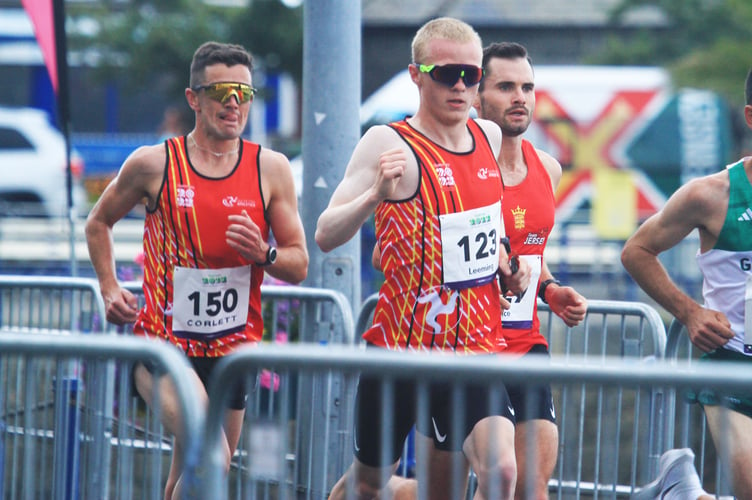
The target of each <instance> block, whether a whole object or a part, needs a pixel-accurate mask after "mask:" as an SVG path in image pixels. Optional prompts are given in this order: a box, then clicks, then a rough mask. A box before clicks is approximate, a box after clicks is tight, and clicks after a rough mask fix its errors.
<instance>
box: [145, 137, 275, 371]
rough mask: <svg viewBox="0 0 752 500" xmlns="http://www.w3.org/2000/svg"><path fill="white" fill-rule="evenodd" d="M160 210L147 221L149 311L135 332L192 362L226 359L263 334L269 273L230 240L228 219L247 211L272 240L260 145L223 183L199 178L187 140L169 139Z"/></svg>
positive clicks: (244, 154) (247, 149)
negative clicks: (168, 345) (266, 275)
mask: <svg viewBox="0 0 752 500" xmlns="http://www.w3.org/2000/svg"><path fill="white" fill-rule="evenodd" d="M165 147H166V149H167V163H166V166H165V177H164V180H163V183H162V186H161V189H160V193H159V196H158V201H157V206H156V208H154V210H149V211H147V214H146V220H145V222H144V286H143V289H144V295H145V305H144V307H143V308H142V309H141V311H140V313H139V317H138V320H137V321H136V323H135V325H134V332H135V333H136V334H139V335H144V336H147V337H159V338H162V339H165V340H166V341H168V342H170V343H172V344H174V345H176V346H178V347H179V348H180V349H182V350H183V351H185V352H186V354H187V355H188V356H191V357H215V356H222V355H224V354H227V353H228V352H230V351H231V350H233V349H234V348H235V347H236V346H238V345H240V344H241V343H245V342H252V341H258V340H260V339H261V336H262V334H263V324H262V317H261V282H262V281H263V277H264V271H263V269H262V268H260V267H258V266H256V265H255V264H254V263H252V262H250V261H246V260H245V259H243V258H242V257H241V256H240V255H239V254H238V253H237V252H236V251H235V250H233V249H232V248H230V247H229V246H228V245H227V243H226V242H225V231H226V230H227V226H228V222H227V217H228V215H230V214H240V213H241V212H242V211H243V210H245V211H246V212H247V213H248V215H249V216H250V217H251V218H252V219H253V221H254V222H255V223H256V224H257V225H258V226H259V228H260V229H261V232H262V234H263V235H264V236H265V237H267V236H268V233H269V226H268V223H267V220H266V213H265V208H264V198H263V194H262V192H261V181H260V167H259V156H260V152H261V148H260V146H259V145H258V144H254V143H251V142H248V141H242V142H241V145H240V153H239V158H238V163H237V165H236V166H235V168H234V169H233V171H232V172H231V173H230V174H228V175H227V176H225V177H222V178H210V177H206V176H204V175H202V174H200V173H198V172H197V171H196V170H195V169H194V167H193V166H192V165H191V162H190V158H189V157H188V153H187V150H186V142H185V137H181V138H173V139H168V140H167V141H165Z"/></svg>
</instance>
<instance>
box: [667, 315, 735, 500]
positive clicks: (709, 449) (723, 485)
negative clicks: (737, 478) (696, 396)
mask: <svg viewBox="0 0 752 500" xmlns="http://www.w3.org/2000/svg"><path fill="white" fill-rule="evenodd" d="M701 354H702V351H700V350H699V349H696V348H695V347H694V346H693V345H692V342H691V341H690V340H689V335H687V329H686V327H685V326H684V325H683V324H682V323H681V322H679V321H678V320H676V319H674V320H673V321H672V322H671V324H670V325H669V330H668V339H667V342H666V360H667V361H670V362H672V363H673V364H674V365H675V366H679V367H689V366H691V365H693V364H694V363H695V362H696V360H697V358H698V357H699V356H700V355H701ZM713 366H717V364H714V365H713ZM747 392H748V390H747ZM667 399H668V405H667V408H668V410H669V413H668V414H667V416H666V417H667V418H666V448H692V449H693V450H694V452H695V456H696V460H697V464H696V465H697V470H698V472H699V474H700V479H701V480H702V482H703V485H704V486H705V489H706V490H708V491H715V492H717V494H718V495H731V488H730V483H729V481H728V478H729V477H730V476H729V473H728V470H727V468H726V464H725V463H724V461H723V460H721V457H720V456H719V454H718V451H717V450H716V447H715V445H714V443H713V439H712V438H711V436H710V430H709V429H708V426H707V423H706V420H705V413H704V412H703V410H702V407H701V406H700V405H698V404H694V403H689V402H688V401H687V399H686V398H685V397H684V392H682V391H676V390H671V391H669V392H668V393H667Z"/></svg>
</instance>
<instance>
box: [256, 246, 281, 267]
mask: <svg viewBox="0 0 752 500" xmlns="http://www.w3.org/2000/svg"><path fill="white" fill-rule="evenodd" d="M275 262H277V249H276V248H275V247H273V246H271V245H269V250H267V251H266V260H265V261H264V262H262V263H260V264H259V266H271V265H272V264H274V263H275Z"/></svg>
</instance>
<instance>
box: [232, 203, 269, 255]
mask: <svg viewBox="0 0 752 500" xmlns="http://www.w3.org/2000/svg"><path fill="white" fill-rule="evenodd" d="M227 219H228V222H229V225H228V226H227V231H226V232H225V238H226V242H227V246H229V247H230V248H232V249H233V250H235V251H236V252H238V253H239V254H240V255H242V256H243V258H244V259H247V260H252V261H254V262H264V261H265V260H266V252H267V250H268V249H269V244H268V243H267V242H266V241H265V240H264V236H263V235H262V234H261V230H260V229H259V227H258V226H257V225H256V223H255V222H253V219H251V216H250V215H248V212H246V211H245V210H243V211H242V214H241V215H229V216H228V217H227Z"/></svg>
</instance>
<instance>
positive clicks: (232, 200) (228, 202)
mask: <svg viewBox="0 0 752 500" xmlns="http://www.w3.org/2000/svg"><path fill="white" fill-rule="evenodd" d="M222 205H224V206H226V207H227V208H232V207H249V208H253V207H255V206H256V202H255V201H254V200H239V199H238V197H237V196H225V197H224V198H222Z"/></svg>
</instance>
